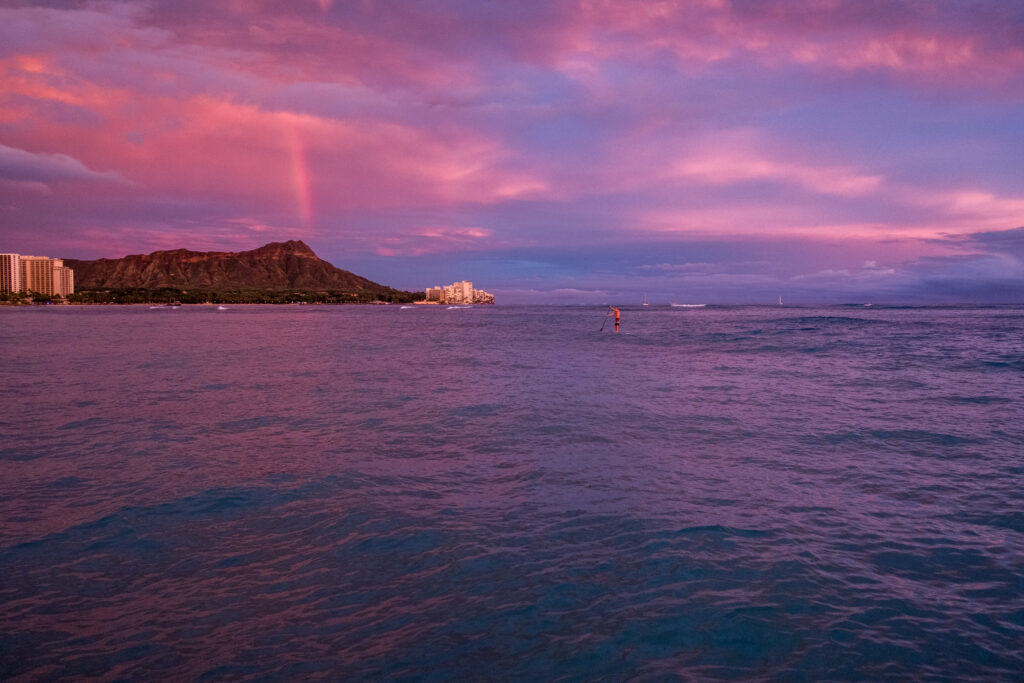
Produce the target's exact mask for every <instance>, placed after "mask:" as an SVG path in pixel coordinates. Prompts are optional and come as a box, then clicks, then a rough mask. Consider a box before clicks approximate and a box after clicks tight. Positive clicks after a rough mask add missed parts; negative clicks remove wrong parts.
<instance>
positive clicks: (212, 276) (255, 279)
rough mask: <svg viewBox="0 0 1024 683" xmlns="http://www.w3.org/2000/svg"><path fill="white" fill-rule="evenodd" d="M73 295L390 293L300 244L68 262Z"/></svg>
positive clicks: (175, 250) (284, 243)
mask: <svg viewBox="0 0 1024 683" xmlns="http://www.w3.org/2000/svg"><path fill="white" fill-rule="evenodd" d="M64 265H65V266H67V267H69V268H71V269H72V270H73V271H74V272H75V289H77V290H97V289H129V288H144V289H158V288H161V287H173V288H175V289H184V290H255V289H259V290H277V291H283V290H315V291H364V292H384V291H388V288H387V287H385V286H383V285H379V284H377V283H376V282H371V281H370V280H367V279H366V278H364V277H360V276H358V275H355V274H354V273H350V272H348V271H347V270H341V269H340V268H335V267H334V266H332V265H331V264H330V263H328V262H327V261H324V260H323V259H321V258H319V257H318V256H317V255H316V254H315V253H313V250H312V249H310V248H309V246H308V245H306V243H304V242H302V241H300V240H289V241H287V242H271V243H270V244H266V245H264V246H262V247H260V248H259V249H253V250H252V251H239V252H229V251H189V250H188V249H174V250H172V251H154V252H153V253H152V254H134V255H131V256H125V257H124V258H119V259H105V258H103V259H98V260H96V261H79V260H76V259H64Z"/></svg>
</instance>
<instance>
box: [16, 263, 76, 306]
mask: <svg viewBox="0 0 1024 683" xmlns="http://www.w3.org/2000/svg"><path fill="white" fill-rule="evenodd" d="M24 291H31V292H38V293H40V294H46V295H48V296H67V295H68V294H73V293H74V291H75V273H74V271H73V270H71V269H70V268H68V267H67V266H65V265H64V260H63V259H59V258H50V257H49V256H28V255H25V254H0V292H24Z"/></svg>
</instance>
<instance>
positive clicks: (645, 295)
mask: <svg viewBox="0 0 1024 683" xmlns="http://www.w3.org/2000/svg"><path fill="white" fill-rule="evenodd" d="M643 305H644V306H647V305H648V303H647V294H644V303H643Z"/></svg>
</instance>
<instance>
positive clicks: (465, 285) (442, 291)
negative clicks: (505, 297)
mask: <svg viewBox="0 0 1024 683" xmlns="http://www.w3.org/2000/svg"><path fill="white" fill-rule="evenodd" d="M425 292H426V301H428V302H437V303H440V304H493V303H494V295H493V294H491V293H489V292H485V291H483V290H482V289H473V283H472V282H470V281H469V280H462V281H460V282H453V283H451V284H450V285H445V286H444V287H441V286H440V285H435V286H433V287H427V288H426V290H425Z"/></svg>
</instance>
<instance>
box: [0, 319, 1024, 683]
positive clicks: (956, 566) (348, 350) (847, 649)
mask: <svg viewBox="0 0 1024 683" xmlns="http://www.w3.org/2000/svg"><path fill="white" fill-rule="evenodd" d="M605 312H606V309H603V308H601V307H595V306H590V307H586V306H579V307H573V306H538V307H517V306H490V307H485V306H474V307H472V308H469V309H448V308H447V307H444V306H432V307H427V306H416V307H412V308H403V307H400V306H397V305H390V306H232V307H230V308H229V310H226V311H219V310H217V309H216V307H214V306H191V307H187V306H186V307H182V308H179V309H150V308H148V307H144V306H142V307H136V306H133V307H103V306H96V307H74V306H66V307H48V308H42V307H40V308H30V309H15V308H6V309H0V349H2V364H0V380H2V382H0V386H2V387H3V389H2V391H3V395H4V397H5V401H4V402H3V412H2V414H0V435H2V438H0V679H4V680H13V681H35V680H47V681H53V680H82V679H95V680H129V681H152V680H183V681H186V680H187V681H192V680H194V681H205V680H224V679H227V680H260V681H275V680H288V681H292V680H402V681H420V680H423V681H451V680H474V681H476V680H504V681H508V680H514V681H534V680H537V681H548V680H567V681H575V680H605V681H618V680H694V681H707V680H722V679H729V680H786V681H801V680H806V681H823V680H834V681H843V680H871V681H875V680H888V679H902V680H949V681H954V680H956V681H960V680H986V681H991V680H1020V677H1021V675H1022V674H1021V672H1022V671H1024V493H1022V492H1024V307H1020V306H1017V307H1012V306H1011V307H932V308H928V307H924V308H911V307H906V308H899V307H880V306H874V307H864V306H834V307H821V308H813V307H779V306H773V307H713V306H709V307H706V308H700V309H680V308H669V307H667V306H650V307H648V308H641V307H632V308H630V307H624V308H623V309H622V316H623V324H622V332H621V334H618V335H616V334H614V332H612V331H611V330H610V328H611V324H610V323H609V324H608V325H607V326H605V328H604V330H603V331H599V328H600V327H601V325H602V323H603V322H604V314H605Z"/></svg>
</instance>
